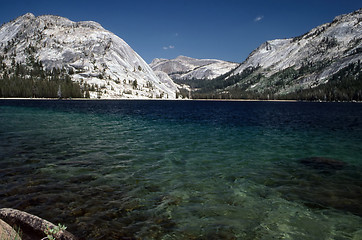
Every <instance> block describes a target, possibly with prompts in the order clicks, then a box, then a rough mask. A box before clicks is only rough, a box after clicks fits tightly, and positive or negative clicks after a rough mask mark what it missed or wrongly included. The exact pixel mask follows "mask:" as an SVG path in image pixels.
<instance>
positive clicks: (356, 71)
mask: <svg viewBox="0 0 362 240" xmlns="http://www.w3.org/2000/svg"><path fill="white" fill-rule="evenodd" d="M281 97H282V98H284V99H297V100H308V101H318V100H321V101H362V69H361V61H358V62H356V63H351V64H349V65H348V66H347V67H345V68H343V69H341V70H340V71H338V72H337V73H336V74H334V75H333V76H332V77H331V78H330V79H329V81H328V82H327V83H325V84H321V85H319V86H317V87H315V88H309V89H302V90H298V91H296V92H295V93H290V94H287V95H285V96H281Z"/></svg>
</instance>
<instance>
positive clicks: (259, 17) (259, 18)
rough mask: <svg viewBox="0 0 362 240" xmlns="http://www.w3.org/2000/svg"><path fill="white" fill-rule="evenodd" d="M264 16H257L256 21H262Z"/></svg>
mask: <svg viewBox="0 0 362 240" xmlns="http://www.w3.org/2000/svg"><path fill="white" fill-rule="evenodd" d="M263 18H264V16H257V17H256V18H255V19H254V22H260V21H261V20H263Z"/></svg>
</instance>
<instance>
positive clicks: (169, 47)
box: [163, 45, 175, 50]
mask: <svg viewBox="0 0 362 240" xmlns="http://www.w3.org/2000/svg"><path fill="white" fill-rule="evenodd" d="M174 48H175V46H173V45H170V46H167V47H163V50H168V49H174Z"/></svg>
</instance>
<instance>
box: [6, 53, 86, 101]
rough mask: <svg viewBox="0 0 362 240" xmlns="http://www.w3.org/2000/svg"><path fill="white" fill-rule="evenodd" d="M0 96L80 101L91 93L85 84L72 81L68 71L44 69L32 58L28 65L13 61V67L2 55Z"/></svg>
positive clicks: (27, 62) (29, 58) (30, 57)
mask: <svg viewBox="0 0 362 240" xmlns="http://www.w3.org/2000/svg"><path fill="white" fill-rule="evenodd" d="M0 60H1V65H0V97H4V98H7V97H24V98H30V97H36V98H81V97H83V96H84V92H86V91H89V88H88V87H87V86H86V85H83V86H82V88H81V86H80V84H79V83H75V82H73V81H72V80H71V77H70V75H69V73H68V72H67V70H66V69H64V68H63V69H57V68H53V69H52V70H44V67H43V65H42V63H41V62H39V61H35V59H34V57H33V56H32V55H30V56H29V57H28V59H27V61H26V63H17V62H15V60H14V59H13V61H12V63H11V66H7V65H6V64H5V63H4V58H3V57H1V56H0Z"/></svg>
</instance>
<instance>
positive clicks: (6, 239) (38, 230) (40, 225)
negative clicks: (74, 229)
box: [0, 208, 77, 240]
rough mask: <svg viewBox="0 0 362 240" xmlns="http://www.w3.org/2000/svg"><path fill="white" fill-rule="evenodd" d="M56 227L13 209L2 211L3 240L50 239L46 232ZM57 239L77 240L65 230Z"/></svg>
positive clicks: (0, 211) (0, 213) (1, 229)
mask: <svg viewBox="0 0 362 240" xmlns="http://www.w3.org/2000/svg"><path fill="white" fill-rule="evenodd" d="M55 227H56V225H54V224H53V223H51V222H49V221H47V220H44V219H42V218H40V217H37V216H35V215H32V214H29V213H27V212H23V211H19V210H16V209H12V208H2V209H0V237H1V239H2V240H15V239H16V240H33V239H39V240H40V239H48V238H46V234H45V233H44V231H45V230H46V229H47V228H50V229H53V228H55ZM18 233H20V234H18ZM19 235H21V237H20V236H19ZM55 237H56V239H59V240H77V238H76V237H75V236H74V235H73V234H71V233H70V232H68V231H65V230H62V231H59V232H58V233H57V234H55Z"/></svg>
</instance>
